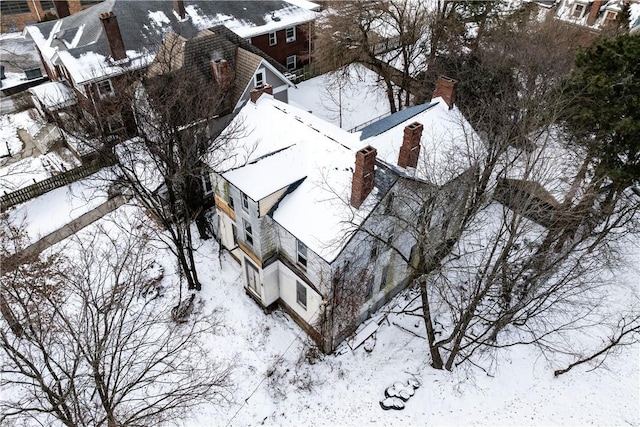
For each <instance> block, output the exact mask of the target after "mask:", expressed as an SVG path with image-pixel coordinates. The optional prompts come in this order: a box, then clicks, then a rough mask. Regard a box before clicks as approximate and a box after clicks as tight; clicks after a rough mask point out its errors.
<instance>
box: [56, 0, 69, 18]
mask: <svg viewBox="0 0 640 427" xmlns="http://www.w3.org/2000/svg"><path fill="white" fill-rule="evenodd" d="M53 6H54V7H55V8H56V14H57V15H58V18H66V17H67V16H69V15H71V12H70V11H69V3H67V0H54V1H53Z"/></svg>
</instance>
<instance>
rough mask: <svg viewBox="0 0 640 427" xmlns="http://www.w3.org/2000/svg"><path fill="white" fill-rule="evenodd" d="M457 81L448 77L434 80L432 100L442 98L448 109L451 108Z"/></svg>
mask: <svg viewBox="0 0 640 427" xmlns="http://www.w3.org/2000/svg"><path fill="white" fill-rule="evenodd" d="M457 85H458V81H457V80H454V79H452V78H450V77H446V76H440V77H438V80H436V88H435V89H434V90H433V95H431V97H432V98H437V97H442V99H443V100H444V102H446V103H447V105H448V106H449V109H450V110H451V109H452V108H453V104H454V103H455V101H456V86H457Z"/></svg>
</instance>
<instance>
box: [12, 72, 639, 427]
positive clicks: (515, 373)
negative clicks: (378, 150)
mask: <svg viewBox="0 0 640 427" xmlns="http://www.w3.org/2000/svg"><path fill="white" fill-rule="evenodd" d="M365 74H366V73H365ZM371 78H372V76H366V77H364V82H367V83H366V87H369V86H368V85H369V84H370V83H372V82H374V81H375V80H373V81H372V80H371ZM373 78H374V76H373ZM323 79H324V78H323V77H319V78H316V79H313V80H310V81H307V82H304V83H301V84H300V85H299V89H298V91H294V92H295V93H294V94H292V95H290V99H291V100H292V102H295V103H297V104H298V105H304V107H305V108H306V109H309V110H312V111H313V112H314V114H317V115H319V116H320V117H325V118H327V119H330V120H331V121H333V122H334V123H338V121H337V120H338V118H337V116H335V109H333V108H331V106H330V105H329V104H327V103H326V101H324V103H323V101H322V100H318V99H317V94H318V93H322V91H323V90H324V88H323ZM334 94H335V88H334ZM342 97H343V98H342V99H343V105H345V106H346V105H349V106H350V107H349V108H344V109H343V117H342V119H343V121H342V126H343V127H344V128H347V129H348V128H351V127H354V126H357V125H358V124H360V123H362V122H366V121H368V120H371V119H373V118H375V117H377V116H378V115H381V114H385V112H388V107H387V106H386V101H385V98H384V94H382V95H380V93H378V94H377V95H371V93H370V91H369V90H368V89H367V90H358V89H357V88H355V87H354V88H351V89H349V90H346V89H345V90H343V91H342ZM334 105H335V104H334ZM76 185H78V187H75V186H76ZM85 191H89V189H88V187H86V184H83V183H79V184H74V186H72V187H70V188H69V187H64V188H61V189H59V190H56V191H54V192H50V193H48V194H47V195H45V196H42V197H41V198H38V199H36V200H35V201H33V202H31V203H28V204H25V205H22V206H20V207H18V208H16V209H14V210H13V211H12V214H11V215H13V216H14V217H15V218H22V217H24V215H23V213H24V212H25V211H26V212H27V214H26V218H27V222H28V230H29V235H30V236H31V237H32V238H36V237H37V236H39V235H41V234H43V233H46V232H48V231H50V230H51V229H53V228H56V227H58V226H61V225H62V224H64V223H66V222H68V221H70V220H71V218H72V217H75V215H76V214H77V215H79V214H80V213H82V211H85V210H86V209H89V208H90V207H91V206H93V205H94V204H97V203H99V201H100V200H102V199H101V197H104V196H100V195H98V196H95V195H93V193H91V192H88V193H86V194H85ZM70 194H73V195H75V196H76V197H71V196H70ZM54 207H55V208H54ZM131 212H134V214H135V215H143V213H142V212H140V211H137V208H135V207H132V206H125V207H122V208H120V209H119V210H118V211H116V212H114V213H112V214H110V215H109V216H108V217H107V218H105V220H104V221H100V222H98V223H96V224H94V225H92V226H91V227H100V226H104V224H105V223H106V222H105V221H107V220H112V219H115V220H116V221H118V215H122V214H125V213H128V214H131ZM124 223H125V222H124V221H119V224H120V225H122V224H124ZM194 235H197V232H195V230H194ZM196 244H197V251H196V257H197V259H196V261H197V263H198V267H199V276H200V278H201V281H202V283H203V290H202V291H201V293H200V298H202V300H203V301H204V302H205V308H204V309H205V310H213V309H214V308H218V309H219V310H221V313H222V316H223V318H224V319H225V321H224V326H223V327H222V328H221V330H220V331H218V333H217V334H215V335H213V334H212V335H211V340H210V346H209V351H210V354H211V355H212V356H213V357H214V358H218V357H219V358H222V359H233V360H235V365H236V368H235V371H234V375H233V378H234V383H235V387H234V389H233V390H232V396H231V398H230V400H229V401H227V402H216V403H212V404H211V405H210V406H207V407H201V408H198V410H197V411H196V412H195V413H194V416H193V418H191V419H185V420H184V425H185V426H193V427H197V426H226V425H230V426H246V425H287V426H305V425H314V426H317V425H331V426H333V425H347V426H362V425H392V426H402V425H454V424H455V425H514V426H515V425H576V426H577V425H640V345H634V346H632V347H626V348H622V349H620V351H618V352H616V353H615V354H612V355H610V356H609V357H608V358H607V360H606V362H605V364H604V365H603V366H601V367H600V368H599V369H597V370H594V371H591V370H590V369H591V368H592V367H593V365H582V366H579V367H577V368H574V369H573V370H572V371H571V372H569V373H567V374H565V375H562V376H560V377H558V378H555V377H554V376H553V371H554V369H558V368H564V367H566V364H567V362H568V361H570V359H568V358H566V357H561V356H557V357H556V356H553V355H549V354H546V355H544V354H542V353H540V352H539V351H537V350H535V349H533V348H531V347H513V348H511V349H509V350H501V351H500V352H499V354H498V357H497V359H496V362H495V364H494V365H493V366H492V369H491V371H490V372H489V373H488V374H487V373H486V372H484V371H482V370H480V369H477V368H474V367H468V368H464V369H458V370H456V371H454V372H442V371H435V370H433V369H431V368H430V367H429V366H428V355H427V347H426V343H425V340H424V339H423V338H421V337H420V336H419V335H420V332H421V331H419V330H418V329H417V328H415V326H413V324H412V322H411V321H410V320H408V319H398V318H394V317H393V316H389V318H388V321H383V323H382V326H381V327H380V328H379V329H378V331H377V333H376V335H375V346H374V347H373V351H372V352H367V351H365V350H364V348H363V346H361V347H359V348H357V349H356V350H354V351H352V350H350V349H349V348H348V347H343V350H344V352H339V353H337V354H335V355H329V356H323V355H320V354H319V353H318V352H317V351H314V348H313V346H312V345H311V344H310V340H309V339H308V338H307V336H306V334H305V333H304V332H303V331H302V330H301V329H300V328H298V327H297V326H296V325H295V323H294V322H293V321H292V320H291V319H290V318H288V317H287V316H286V315H285V314H283V313H282V312H281V311H280V310H276V311H275V312H273V313H271V314H265V313H264V312H263V311H262V309H260V308H259V307H258V306H257V304H255V303H254V302H253V301H252V300H251V298H249V297H248V296H247V295H246V294H245V291H244V289H243V285H242V283H243V282H242V272H241V270H240V267H239V265H238V264H237V263H236V262H235V261H234V260H233V259H232V258H231V257H230V256H228V255H227V254H223V255H222V257H221V258H219V255H218V249H217V247H216V244H215V242H213V241H211V240H209V241H197V242H196ZM625 252H626V254H627V257H628V265H629V266H630V267H629V269H628V270H624V271H618V272H616V276H615V280H616V282H618V283H620V284H626V285H627V286H626V288H624V289H625V291H624V292H623V293H621V294H620V299H621V300H628V299H631V297H632V296H633V295H634V294H635V293H637V292H638V283H640V270H639V269H640V263H639V262H638V261H639V260H640V238H636V239H635V240H634V241H633V242H628V243H627V244H626V245H625ZM157 259H158V262H160V263H161V264H162V265H163V266H164V268H165V272H166V274H165V277H166V280H175V275H173V276H172V274H171V271H172V269H174V268H175V267H174V266H175V262H174V261H173V259H172V258H171V256H170V254H169V253H168V251H164V252H162V251H159V252H158V258H157ZM174 274H175V273H174ZM636 296H637V295H636ZM403 298H405V294H400V295H399V296H398V297H397V298H396V300H394V301H392V302H391V303H390V305H388V306H387V307H385V308H383V310H385V309H390V308H391V307H392V306H393V304H396V303H398V302H401V301H403ZM173 302H174V301H172V300H169V298H167V307H168V308H169V307H171V305H172V303H173ZM392 321H393V322H392ZM394 323H399V324H402V325H403V328H400V327H398V326H396V324H394ZM412 328H413V329H414V330H412ZM369 344H372V342H369ZM409 379H415V380H418V381H419V382H420V384H421V385H420V387H419V388H417V389H416V390H415V395H414V396H413V397H411V398H410V399H409V400H408V401H407V402H406V408H405V409H404V410H402V411H395V410H389V411H384V410H382V409H381V407H380V405H379V402H380V401H381V400H382V399H383V398H384V392H385V389H387V388H388V387H389V386H391V385H392V384H394V383H396V382H403V383H406V381H407V380H409ZM3 392H7V391H6V390H4V391H3Z"/></svg>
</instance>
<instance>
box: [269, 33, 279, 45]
mask: <svg viewBox="0 0 640 427" xmlns="http://www.w3.org/2000/svg"><path fill="white" fill-rule="evenodd" d="M277 44H278V36H277V35H276V32H275V31H274V32H273V33H269V46H275V45H277Z"/></svg>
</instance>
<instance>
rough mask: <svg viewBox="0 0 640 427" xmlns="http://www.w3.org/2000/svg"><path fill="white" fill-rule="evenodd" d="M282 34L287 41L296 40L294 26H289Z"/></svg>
mask: <svg viewBox="0 0 640 427" xmlns="http://www.w3.org/2000/svg"><path fill="white" fill-rule="evenodd" d="M284 35H285V39H286V41H287V43H293V42H294V41H296V27H289V28H286V29H285V30H284Z"/></svg>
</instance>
